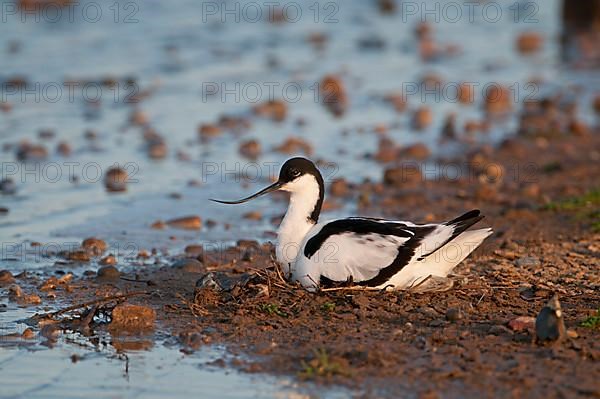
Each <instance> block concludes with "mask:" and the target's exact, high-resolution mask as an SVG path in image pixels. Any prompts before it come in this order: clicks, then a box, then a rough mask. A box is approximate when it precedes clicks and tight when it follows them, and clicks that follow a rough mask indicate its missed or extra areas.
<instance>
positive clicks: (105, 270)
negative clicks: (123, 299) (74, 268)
mask: <svg viewBox="0 0 600 399" xmlns="http://www.w3.org/2000/svg"><path fill="white" fill-rule="evenodd" d="M96 277H97V278H99V279H103V280H117V279H118V278H119V277H121V273H120V272H119V269H117V268H116V267H114V266H110V265H109V266H102V267H101V268H100V269H98V272H96Z"/></svg>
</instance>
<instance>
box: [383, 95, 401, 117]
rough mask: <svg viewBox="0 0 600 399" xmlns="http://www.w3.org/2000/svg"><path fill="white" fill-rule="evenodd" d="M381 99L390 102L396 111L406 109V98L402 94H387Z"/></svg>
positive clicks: (399, 111)
mask: <svg viewBox="0 0 600 399" xmlns="http://www.w3.org/2000/svg"><path fill="white" fill-rule="evenodd" d="M383 99H384V101H386V102H387V103H389V104H391V105H392V106H393V107H394V109H395V110H396V112H398V113H401V112H404V111H405V110H406V99H405V98H404V96H403V95H402V94H396V93H393V94H388V95H387V96H385V97H384V98H383Z"/></svg>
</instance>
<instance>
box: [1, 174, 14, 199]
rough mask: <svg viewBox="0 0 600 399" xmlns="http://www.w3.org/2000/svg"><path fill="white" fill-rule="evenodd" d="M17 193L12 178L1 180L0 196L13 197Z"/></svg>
mask: <svg viewBox="0 0 600 399" xmlns="http://www.w3.org/2000/svg"><path fill="white" fill-rule="evenodd" d="M16 193H17V185H16V184H15V181H14V180H13V179H11V178H10V177H7V178H5V179H2V180H0V194H4V195H13V194H16Z"/></svg>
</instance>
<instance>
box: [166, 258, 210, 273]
mask: <svg viewBox="0 0 600 399" xmlns="http://www.w3.org/2000/svg"><path fill="white" fill-rule="evenodd" d="M173 267H174V268H175V269H179V270H182V271H184V272H187V273H204V272H206V268H205V267H204V264H203V263H202V262H200V261H198V260H197V259H193V258H190V259H180V260H178V261H177V262H175V263H174V264H173Z"/></svg>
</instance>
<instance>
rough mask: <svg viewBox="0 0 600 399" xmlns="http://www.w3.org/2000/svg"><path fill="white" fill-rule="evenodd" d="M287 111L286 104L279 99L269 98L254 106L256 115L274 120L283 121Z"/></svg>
mask: <svg viewBox="0 0 600 399" xmlns="http://www.w3.org/2000/svg"><path fill="white" fill-rule="evenodd" d="M287 112H288V110H287V104H286V103H285V102H284V101H281V100H270V101H267V102H265V103H263V104H259V105H257V106H255V107H254V113H255V114H256V115H258V116H263V117H267V118H270V119H272V120H273V121H275V122H283V121H284V120H285V118H286V116H287Z"/></svg>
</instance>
